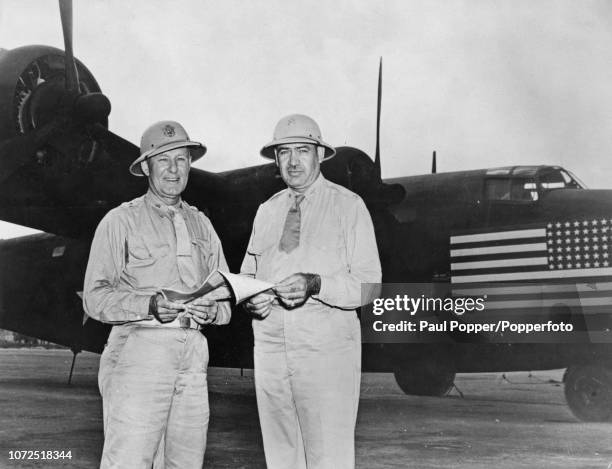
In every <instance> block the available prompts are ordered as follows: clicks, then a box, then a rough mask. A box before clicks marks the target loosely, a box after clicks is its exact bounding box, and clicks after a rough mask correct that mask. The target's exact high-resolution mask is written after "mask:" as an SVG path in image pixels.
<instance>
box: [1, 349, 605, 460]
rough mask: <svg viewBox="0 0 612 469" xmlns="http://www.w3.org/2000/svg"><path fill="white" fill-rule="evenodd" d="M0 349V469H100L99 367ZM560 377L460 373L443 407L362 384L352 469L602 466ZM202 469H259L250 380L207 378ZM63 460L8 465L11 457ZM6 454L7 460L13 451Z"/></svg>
mask: <svg viewBox="0 0 612 469" xmlns="http://www.w3.org/2000/svg"><path fill="white" fill-rule="evenodd" d="M71 358H72V355H71V353H70V352H68V351H64V350H27V349H0V468H47V467H49V468H55V467H61V468H67V469H68V468H71V469H72V468H74V469H77V468H78V469H87V468H96V467H98V461H99V458H100V453H101V450H102V420H101V419H102V407H101V399H100V396H99V394H98V388H97V383H96V375H97V369H98V360H99V357H98V356H97V355H94V354H89V353H83V354H81V355H79V357H78V359H77V363H76V370H75V375H74V378H73V384H72V385H68V384H67V383H66V380H67V377H68V372H69V369H70V361H71ZM561 377H562V372H561V371H551V372H535V373H533V375H531V376H530V375H529V374H528V373H526V372H525V373H507V374H506V376H505V378H504V377H503V376H502V375H501V374H496V373H480V374H471V375H467V374H464V375H459V376H458V378H457V380H456V385H457V387H458V389H460V390H461V391H462V392H463V394H464V397H463V398H462V397H460V396H459V393H458V392H457V391H456V390H453V391H452V392H451V395H450V396H448V397H445V398H427V397H414V396H405V395H404V394H403V393H402V392H401V391H400V390H399V388H398V387H397V385H396V384H395V381H394V379H393V376H392V375H390V374H389V375H388V374H378V373H366V374H364V375H363V379H362V387H361V401H360V408H359V418H358V424H357V467H358V468H360V469H379V468H380V469H382V468H437V467H442V468H466V469H467V468H491V467H495V468H512V469H514V468H599V469H602V468H603V469H606V468H612V424H591V423H590V424H585V423H580V422H578V421H576V420H575V419H574V417H573V416H572V415H571V413H570V411H569V410H568V408H567V407H566V405H565V402H564V398H563V387H562V386H561V385H560V384H559V381H560V380H561ZM209 388H210V402H211V423H210V427H209V434H208V436H209V440H208V441H209V443H208V448H207V452H206V461H205V467H206V468H233V469H236V468H265V463H264V457H263V450H262V446H261V436H260V433H259V426H258V422H257V408H256V404H255V395H254V389H253V379H252V371H251V370H245V373H244V376H241V375H240V370H231V369H220V368H211V369H210V375H209ZM16 450H32V451H36V450H39V451H42V450H45V451H48V450H52V451H53V450H57V451H65V452H67V451H70V452H71V459H67V458H64V459H59V460H55V461H54V460H40V459H39V460H17V459H9V457H10V452H11V451H13V452H14V451H16ZM13 454H14V453H13Z"/></svg>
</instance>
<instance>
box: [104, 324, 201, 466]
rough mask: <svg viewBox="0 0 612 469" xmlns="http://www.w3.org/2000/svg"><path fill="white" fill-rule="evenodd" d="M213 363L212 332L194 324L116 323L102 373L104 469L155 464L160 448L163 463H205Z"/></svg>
mask: <svg viewBox="0 0 612 469" xmlns="http://www.w3.org/2000/svg"><path fill="white" fill-rule="evenodd" d="M207 367H208V344H207V341H206V337H204V335H202V334H201V333H200V332H199V331H197V330H195V329H172V328H163V327H147V326H138V325H134V324H131V325H123V326H115V327H113V329H112V331H111V334H110V336H109V339H108V343H107V346H106V348H105V349H104V352H103V353H102V357H101V358H100V372H99V375H98V383H99V386H100V392H101V394H102V402H103V413H104V450H103V453H102V461H101V463H100V468H101V469H111V468H113V469H114V468H125V469H140V468H142V469H151V465H152V464H153V460H154V458H155V455H156V453H157V452H158V447H160V454H163V465H164V467H165V469H173V468H177V469H178V468H180V469H190V468H193V469H201V468H202V464H203V462H204V452H205V450H206V433H207V430H208V419H209V408H208V387H207V382H206V374H207ZM161 441H164V443H163V444H162V445H160V442H161ZM159 459H160V458H159V456H158V458H157V461H156V466H157V465H158V464H160V462H161V461H159Z"/></svg>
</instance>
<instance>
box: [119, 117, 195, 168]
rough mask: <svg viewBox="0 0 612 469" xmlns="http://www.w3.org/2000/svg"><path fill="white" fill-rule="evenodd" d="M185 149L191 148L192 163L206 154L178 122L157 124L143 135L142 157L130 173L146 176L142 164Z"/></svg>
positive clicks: (135, 162) (141, 144)
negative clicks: (170, 152)
mask: <svg viewBox="0 0 612 469" xmlns="http://www.w3.org/2000/svg"><path fill="white" fill-rule="evenodd" d="M183 147H187V148H189V153H190V154H191V161H192V162H194V161H195V160H197V159H198V158H201V157H202V156H203V155H204V153H206V147H205V146H204V145H202V144H201V143H199V142H193V141H191V140H189V136H188V135H187V132H186V131H185V129H184V128H183V126H182V125H181V124H179V123H178V122H174V121H161V122H156V123H155V124H153V125H152V126H150V127H149V128H148V129H147V130H145V131H144V133H143V134H142V138H141V139H140V156H139V157H138V158H136V159H135V160H134V162H133V163H132V164H131V165H130V173H132V174H133V175H134V176H144V173H143V172H142V169H141V168H140V163H142V162H143V161H145V160H146V159H147V158H151V157H152V156H155V155H159V154H161V153H164V152H166V151H170V150H175V149H177V148H183Z"/></svg>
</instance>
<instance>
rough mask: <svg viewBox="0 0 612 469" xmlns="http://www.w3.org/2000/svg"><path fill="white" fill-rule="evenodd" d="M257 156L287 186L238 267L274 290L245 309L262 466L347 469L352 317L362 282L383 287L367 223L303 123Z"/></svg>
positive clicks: (356, 330) (294, 122)
mask: <svg viewBox="0 0 612 469" xmlns="http://www.w3.org/2000/svg"><path fill="white" fill-rule="evenodd" d="M261 154H262V155H263V156H264V157H266V158H270V159H274V160H275V161H276V164H277V165H278V167H279V169H280V173H281V176H282V178H283V181H285V183H286V184H287V186H288V187H287V189H285V190H283V191H281V192H279V193H277V194H275V195H273V196H272V197H271V198H270V199H269V200H268V201H266V202H265V203H263V204H262V205H261V206H260V207H259V209H258V211H257V215H256V216H255V221H254V222H253V231H252V233H251V239H250V241H249V244H248V247H247V253H246V255H245V257H244V261H243V263H242V268H241V273H243V274H246V275H251V276H254V277H256V278H258V279H262V280H266V281H269V282H273V283H275V284H276V287H275V289H274V292H275V295H276V296H272V295H269V294H266V293H263V294H260V295H256V296H255V297H253V298H251V299H250V300H249V301H248V303H247V304H246V307H247V309H248V310H249V311H250V312H251V313H252V314H253V316H254V319H253V334H254V338H255V347H254V362H255V389H256V393H257V406H258V411H259V421H260V425H261V431H262V435H263V443H264V451H265V456H266V463H267V465H268V468H269V469H284V468H286V469H305V468H308V469H344V468H353V467H354V465H355V457H354V451H355V449H354V446H355V443H354V436H355V422H356V418H357V406H358V403H359V384H360V378H361V330H360V326H359V320H358V318H357V315H356V311H355V310H356V309H357V308H358V307H359V306H361V305H362V304H363V302H364V299H362V293H361V285H362V283H380V281H381V269H380V261H379V258H378V250H377V247H376V239H375V236H374V229H373V226H372V220H371V218H370V214H369V213H368V210H367V209H366V207H365V204H364V203H363V201H362V200H361V198H360V197H359V196H358V195H356V194H354V193H352V192H350V191H349V190H347V189H345V188H344V187H341V186H339V185H337V184H334V183H332V182H330V181H328V180H326V179H325V178H324V177H323V175H322V174H321V172H320V163H321V162H322V161H324V160H326V159H328V158H331V157H332V156H334V154H335V150H334V148H333V147H331V146H330V145H328V144H327V143H325V142H324V141H323V139H322V138H321V132H320V130H319V126H318V125H317V124H316V122H315V121H314V120H312V119H311V118H309V117H307V116H304V115H299V114H294V115H291V116H287V117H285V118H283V119H281V120H280V122H279V123H278V124H277V126H276V129H275V130H274V137H273V140H272V141H271V142H270V143H268V144H267V145H265V146H264V147H263V149H262V150H261ZM365 302H366V303H367V302H368V301H367V300H366V301H365Z"/></svg>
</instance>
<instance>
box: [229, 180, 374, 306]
mask: <svg viewBox="0 0 612 469" xmlns="http://www.w3.org/2000/svg"><path fill="white" fill-rule="evenodd" d="M303 195H304V200H303V201H302V202H301V204H300V211H301V223H300V244H299V246H298V247H297V248H296V249H295V250H293V251H291V253H285V252H283V251H281V250H280V249H279V243H280V239H281V236H282V233H283V228H284V224H285V219H286V217H287V212H288V211H289V208H290V207H291V206H292V205H293V204H294V198H295V196H296V193H295V192H294V191H292V190H291V189H285V190H283V191H281V192H279V193H277V194H275V195H274V196H272V197H271V198H270V199H269V200H267V201H266V202H265V203H263V204H262V205H261V206H260V207H259V209H258V211H257V215H256V216H255V221H254V222H253V231H252V233H251V239H250V241H249V244H248V247H247V253H246V255H245V257H244V261H243V263H242V267H241V269H240V271H241V273H243V274H247V275H252V276H254V277H256V278H258V279H262V280H266V281H269V282H273V283H278V282H280V281H281V280H283V279H284V278H286V277H288V276H289V275H291V274H294V273H298V272H302V273H314V274H319V275H320V276H321V291H320V292H319V294H318V295H314V296H313V297H311V298H309V299H308V302H307V303H306V305H305V307H308V305H312V306H315V305H318V306H319V307H320V306H321V305H327V306H331V307H333V308H340V309H348V310H354V309H356V308H358V307H359V306H361V305H362V304H363V302H362V295H361V284H362V283H380V281H381V268H380V260H379V258H378V249H377V246H376V237H375V235H374V227H373V225H372V219H371V217H370V214H369V212H368V210H367V208H366V206H365V204H364V203H363V200H361V198H360V197H359V196H358V195H357V194H355V193H353V192H351V191H349V190H348V189H345V188H344V187H342V186H339V185H337V184H334V183H332V182H330V181H328V180H326V179H325V178H324V177H323V175H320V176H319V177H318V178H317V180H316V181H315V182H314V183H313V184H312V185H311V186H310V187H309V188H308V189H307V190H306V192H305V193H304V194H303ZM315 307H316V306H315ZM317 309H319V308H317Z"/></svg>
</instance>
